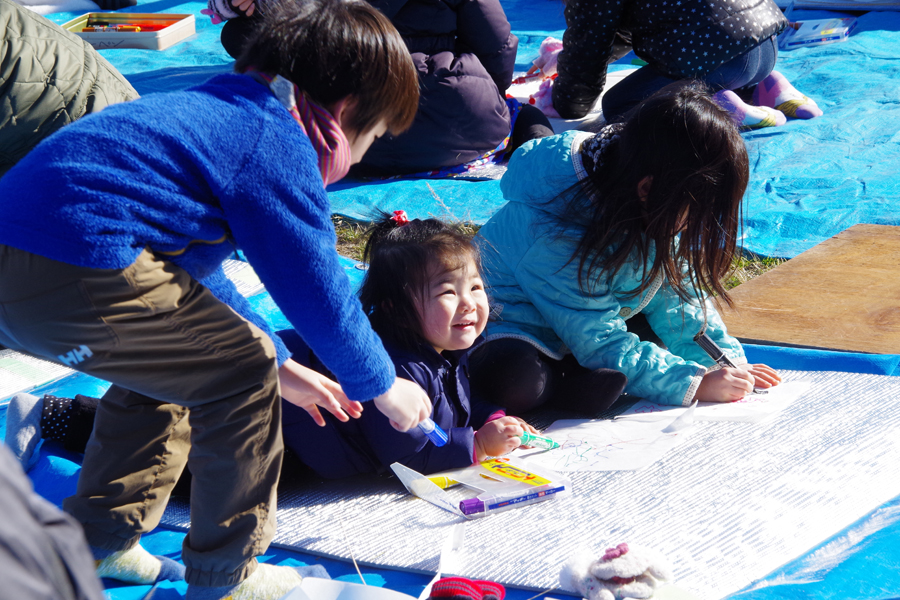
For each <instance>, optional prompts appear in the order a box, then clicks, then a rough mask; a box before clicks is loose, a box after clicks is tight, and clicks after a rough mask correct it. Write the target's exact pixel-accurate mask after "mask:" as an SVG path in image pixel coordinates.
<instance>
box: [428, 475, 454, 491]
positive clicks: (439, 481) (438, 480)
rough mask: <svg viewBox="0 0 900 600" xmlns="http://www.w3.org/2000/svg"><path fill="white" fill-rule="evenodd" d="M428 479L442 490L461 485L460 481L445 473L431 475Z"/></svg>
mask: <svg viewBox="0 0 900 600" xmlns="http://www.w3.org/2000/svg"><path fill="white" fill-rule="evenodd" d="M428 480H429V481H430V482H431V483H433V484H435V485H436V486H438V487H439V488H441V489H442V490H446V489H447V488H448V487H453V486H454V485H459V482H458V481H456V480H455V479H450V478H449V477H445V476H444V475H433V476H431V477H429V478H428Z"/></svg>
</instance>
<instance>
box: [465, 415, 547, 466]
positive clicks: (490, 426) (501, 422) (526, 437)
mask: <svg viewBox="0 0 900 600" xmlns="http://www.w3.org/2000/svg"><path fill="white" fill-rule="evenodd" d="M519 446H524V447H526V448H544V449H546V450H552V449H553V448H556V447H558V446H559V444H557V443H556V442H554V441H553V440H551V439H550V438H548V437H544V436H541V435H539V432H538V430H537V429H535V428H534V427H532V426H531V425H529V424H528V423H526V422H525V421H523V420H522V419H519V418H518V417H500V418H499V419H495V420H493V421H488V422H487V423H485V424H484V425H483V426H482V427H481V429H479V430H478V431H476V432H475V454H476V456H477V458H478V460H479V461H483V460H485V459H486V458H487V457H489V456H503V455H504V454H506V453H508V452H512V451H513V450H515V449H516V448H518V447H519Z"/></svg>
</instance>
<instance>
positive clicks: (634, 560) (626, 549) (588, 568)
mask: <svg viewBox="0 0 900 600" xmlns="http://www.w3.org/2000/svg"><path fill="white" fill-rule="evenodd" d="M595 556H596V554H595V553H593V552H591V551H590V550H588V549H583V550H581V551H579V552H578V553H577V554H575V555H574V556H573V557H572V558H571V559H569V560H568V561H567V562H566V564H565V565H563V568H562V572H561V573H560V574H559V581H560V587H562V588H563V589H564V590H567V591H570V592H576V593H579V594H581V596H582V597H583V598H587V600H621V599H623V598H638V599H643V598H651V597H652V596H653V593H654V592H655V591H656V589H657V588H658V587H659V586H660V585H662V584H665V583H668V582H670V581H671V580H672V570H671V568H670V567H669V564H668V561H667V560H666V559H665V557H664V556H663V555H662V554H660V553H658V552H656V551H655V550H651V549H650V548H644V547H641V546H637V545H634V544H619V545H618V546H615V547H613V548H608V549H607V550H606V551H605V552H604V553H603V556H601V557H600V558H599V559H595V558H594V557H595Z"/></svg>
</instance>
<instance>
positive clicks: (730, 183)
mask: <svg viewBox="0 0 900 600" xmlns="http://www.w3.org/2000/svg"><path fill="white" fill-rule="evenodd" d="M624 119H625V120H624V125H623V127H622V129H621V131H620V133H619V140H618V142H617V143H614V144H612V145H611V146H610V151H609V152H608V153H606V154H605V155H604V160H603V163H602V165H600V166H599V167H598V168H597V169H596V170H594V171H593V173H591V175H590V176H589V177H588V178H586V179H585V180H583V181H582V182H581V183H580V185H578V186H576V188H573V189H571V190H569V192H567V193H568V194H569V198H568V200H567V203H566V209H565V214H564V221H565V220H570V221H573V222H579V223H580V225H582V226H584V227H585V230H584V234H583V235H582V236H581V238H580V241H579V242H578V245H577V249H576V250H575V252H574V254H573V255H572V260H577V261H578V279H579V285H580V286H581V288H582V290H584V291H585V292H586V293H590V291H591V289H592V288H593V287H594V285H595V284H596V283H597V282H598V280H599V278H601V277H609V278H612V276H613V275H614V274H615V273H616V272H617V271H618V270H619V269H621V268H622V267H623V266H624V265H625V264H626V262H628V261H629V260H630V257H632V256H633V255H634V254H633V253H636V255H637V258H638V260H639V261H640V263H639V264H643V265H644V270H643V274H642V278H641V281H640V283H639V285H638V287H636V288H635V289H632V290H627V291H625V292H624V293H625V295H626V297H635V296H637V295H639V294H640V293H641V292H642V291H644V290H646V289H647V288H649V287H650V286H651V285H652V283H653V281H654V280H655V279H656V278H657V277H658V276H660V275H663V276H664V277H665V279H666V280H667V281H668V283H669V284H670V285H671V286H672V288H673V289H674V290H675V292H676V293H677V294H678V296H679V297H680V298H681V299H682V300H685V301H690V300H691V299H692V298H694V297H695V294H694V293H693V292H692V291H691V290H690V286H693V287H694V288H695V290H696V293H697V294H704V293H714V294H716V295H718V297H719V298H720V299H722V300H723V301H725V302H726V303H728V304H729V305H730V304H731V299H730V298H729V296H728V293H727V291H726V290H725V287H724V285H723V282H722V279H723V278H724V277H725V276H726V275H727V274H728V273H729V271H730V269H731V263H732V259H733V257H734V254H735V250H736V247H737V232H738V227H739V225H740V206H741V200H742V198H743V196H744V191H745V190H746V188H747V181H748V178H749V174H748V173H749V168H748V162H747V149H746V146H745V145H744V141H743V139H742V138H741V136H740V134H739V133H738V130H737V127H736V126H735V124H734V122H733V121H732V119H731V117H730V116H729V114H728V113H727V112H726V111H725V110H723V109H722V108H720V107H719V106H718V105H717V104H716V103H715V102H714V101H713V100H712V98H711V97H710V95H709V92H708V89H707V88H706V86H705V85H703V84H701V83H697V82H679V84H676V85H671V86H667V87H666V88H663V89H662V90H660V91H659V92H657V93H656V94H654V95H653V96H651V97H649V98H647V99H646V100H644V101H643V102H642V103H640V104H639V105H638V106H636V107H635V108H634V109H632V110H631V111H630V112H629V113H628V114H626V115H625V117H624ZM647 177H649V178H652V182H651V183H650V186H649V192H648V193H647V195H646V197H645V198H644V200H641V198H639V196H638V187H639V185H640V184H641V182H642V181H644V180H645V178H647ZM586 202H587V206H588V208H587V209H585V205H586ZM679 231H680V241H679V242H678V243H677V244H676V243H675V240H676V235H677V233H678V232H679ZM651 254H652V263H650V264H649V266H648V262H650V257H651Z"/></svg>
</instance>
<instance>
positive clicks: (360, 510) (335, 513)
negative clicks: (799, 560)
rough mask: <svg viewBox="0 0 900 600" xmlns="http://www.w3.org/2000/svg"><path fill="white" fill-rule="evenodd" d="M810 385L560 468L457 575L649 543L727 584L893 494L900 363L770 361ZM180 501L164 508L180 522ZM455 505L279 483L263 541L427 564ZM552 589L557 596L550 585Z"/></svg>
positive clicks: (762, 571)
mask: <svg viewBox="0 0 900 600" xmlns="http://www.w3.org/2000/svg"><path fill="white" fill-rule="evenodd" d="M782 375H783V377H784V378H785V380H786V381H792V380H807V381H811V382H813V385H812V386H811V388H810V391H809V392H807V394H806V395H805V396H803V397H801V398H800V399H799V400H797V401H796V402H795V403H794V404H792V405H791V406H790V407H788V408H787V409H786V410H785V411H784V412H783V413H781V414H780V415H778V416H776V417H775V418H774V419H773V420H771V421H769V422H767V423H763V424H756V425H754V424H748V423H728V422H698V423H696V424H695V428H694V430H693V432H692V433H691V434H690V437H689V438H688V439H687V440H686V441H685V442H683V443H682V444H681V445H680V446H678V447H677V448H676V449H675V450H674V451H673V452H671V453H669V454H668V455H666V456H665V457H663V459H662V460H660V461H658V462H656V463H655V464H653V465H651V466H650V467H647V468H646V469H643V470H641V471H622V472H590V473H577V474H571V475H572V479H573V482H574V493H573V494H571V495H570V496H568V497H562V498H559V499H556V500H551V501H549V502H543V503H539V504H534V505H531V506H526V507H522V508H518V509H513V510H509V511H506V512H503V513H498V514H494V515H491V516H488V517H485V518H481V519H477V520H472V521H470V522H468V523H467V525H466V535H465V544H464V549H465V560H464V563H463V565H464V566H463V567H461V571H462V572H460V573H456V574H457V575H461V576H465V577H470V578H478V579H488V580H492V581H497V582H500V583H503V584H505V585H508V586H513V587H518V588H526V589H535V590H544V589H547V588H552V587H555V586H556V585H558V576H559V572H560V567H561V565H562V564H563V563H564V562H565V561H566V560H567V559H568V558H570V557H571V556H572V555H573V554H574V553H575V552H576V551H577V549H578V548H579V547H583V546H587V547H589V548H591V549H592V552H593V553H596V555H597V556H599V555H600V554H602V550H603V549H604V548H605V547H607V546H609V545H615V544H618V543H621V542H631V543H637V544H642V545H644V546H648V547H651V548H655V549H656V550H659V551H660V552H662V553H664V554H665V555H666V556H667V557H668V559H669V560H670V562H671V563H672V565H673V567H674V572H675V577H676V580H677V582H678V584H679V585H680V586H682V587H684V588H687V589H689V590H691V591H693V592H694V593H695V594H697V595H698V596H699V597H700V598H703V599H704V600H706V599H708V600H713V599H716V598H722V597H725V596H727V595H729V594H731V593H733V592H736V591H738V590H740V589H741V588H743V587H745V586H747V585H748V584H750V583H752V582H754V581H755V580H758V579H760V578H762V577H764V576H765V575H767V574H768V573H769V572H771V571H772V570H774V569H775V568H777V567H779V566H781V565H782V564H784V563H786V562H788V561H790V560H791V559H794V558H796V557H798V556H800V555H802V554H804V553H805V552H807V551H808V550H810V549H812V548H813V547H814V546H816V545H818V544H819V543H821V542H823V541H824V540H826V539H827V538H829V537H831V536H832V535H834V534H836V533H838V532H839V531H841V530H842V529H844V528H845V527H847V526H849V525H850V524H852V523H853V522H854V521H856V520H857V519H859V518H860V517H862V516H864V515H865V514H866V513H868V512H870V511H872V510H874V509H875V508H877V507H878V506H880V505H881V504H883V503H884V502H886V501H888V500H890V499H892V498H894V497H895V496H897V495H898V494H900V378H896V377H886V376H878V375H861V374H849V373H836V372H797V371H787V372H783V373H782ZM189 518H190V517H189V508H188V506H187V504H186V503H185V502H184V501H178V500H173V501H172V502H171V503H170V506H169V508H168V509H167V511H166V513H165V516H164V518H163V523H164V524H165V525H167V526H170V527H174V528H179V529H184V528H187V526H188V524H189ZM460 520H461V519H460V518H459V517H455V516H453V515H452V514H451V513H448V512H446V511H443V510H441V509H439V508H437V507H435V506H432V505H430V504H428V503H426V502H424V501H423V500H419V499H417V498H414V497H412V496H410V495H409V494H407V493H406V491H405V490H404V489H403V487H402V486H401V484H400V483H399V482H398V481H397V480H396V479H385V478H378V477H371V478H358V479H351V480H345V481H338V482H309V483H304V484H301V485H294V486H290V487H288V489H282V493H281V494H280V497H279V510H278V533H277V535H276V538H275V542H274V543H275V544H276V545H278V546H282V547H287V548H294V549H297V550H302V551H306V552H310V553H313V554H321V555H326V556H330V557H336V558H341V559H346V560H349V559H350V557H351V554H352V556H353V557H355V558H356V560H357V561H359V562H360V563H363V564H368V565H373V566H378V567H386V568H398V569H404V570H414V571H423V572H429V573H434V572H435V571H436V570H437V569H438V561H439V557H440V550H441V546H442V544H443V542H444V540H445V539H446V538H447V536H448V535H449V533H450V528H451V526H452V525H454V524H455V523H457V522H459V521H460ZM554 595H559V592H555V593H554Z"/></svg>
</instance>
